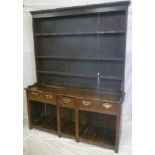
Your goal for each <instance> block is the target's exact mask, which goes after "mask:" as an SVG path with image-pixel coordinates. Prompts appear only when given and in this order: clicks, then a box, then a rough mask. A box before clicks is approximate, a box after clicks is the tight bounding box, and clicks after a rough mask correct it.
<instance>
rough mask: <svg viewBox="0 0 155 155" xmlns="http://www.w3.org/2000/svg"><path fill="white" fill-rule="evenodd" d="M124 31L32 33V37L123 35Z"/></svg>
mask: <svg viewBox="0 0 155 155" xmlns="http://www.w3.org/2000/svg"><path fill="white" fill-rule="evenodd" d="M124 33H125V31H100V32H76V33H34V36H36V37H37V36H70V35H104V34H124Z"/></svg>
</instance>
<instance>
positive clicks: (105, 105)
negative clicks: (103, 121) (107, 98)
mask: <svg viewBox="0 0 155 155" xmlns="http://www.w3.org/2000/svg"><path fill="white" fill-rule="evenodd" d="M103 107H104V108H105V109H110V108H112V104H110V103H103Z"/></svg>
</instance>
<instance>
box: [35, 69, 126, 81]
mask: <svg viewBox="0 0 155 155" xmlns="http://www.w3.org/2000/svg"><path fill="white" fill-rule="evenodd" d="M37 73H38V74H49V75H59V76H71V77H82V78H96V79H97V78H98V75H83V74H71V73H63V72H53V71H52V72H51V71H37ZM99 78H100V79H109V80H122V79H123V77H116V76H99Z"/></svg>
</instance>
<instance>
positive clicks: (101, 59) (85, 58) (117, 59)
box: [36, 56, 123, 61]
mask: <svg viewBox="0 0 155 155" xmlns="http://www.w3.org/2000/svg"><path fill="white" fill-rule="evenodd" d="M36 58H37V59H62V60H87V61H89V60H91V61H123V59H122V58H113V57H104V58H101V57H99V58H97V57H96V58H92V57H62V56H61V57H60V56H36Z"/></svg>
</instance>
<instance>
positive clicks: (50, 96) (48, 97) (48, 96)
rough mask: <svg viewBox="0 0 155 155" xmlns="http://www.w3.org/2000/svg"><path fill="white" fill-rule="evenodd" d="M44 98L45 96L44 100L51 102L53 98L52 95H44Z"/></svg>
mask: <svg viewBox="0 0 155 155" xmlns="http://www.w3.org/2000/svg"><path fill="white" fill-rule="evenodd" d="M45 96H46V99H48V100H51V99H52V98H53V96H52V95H45Z"/></svg>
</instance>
